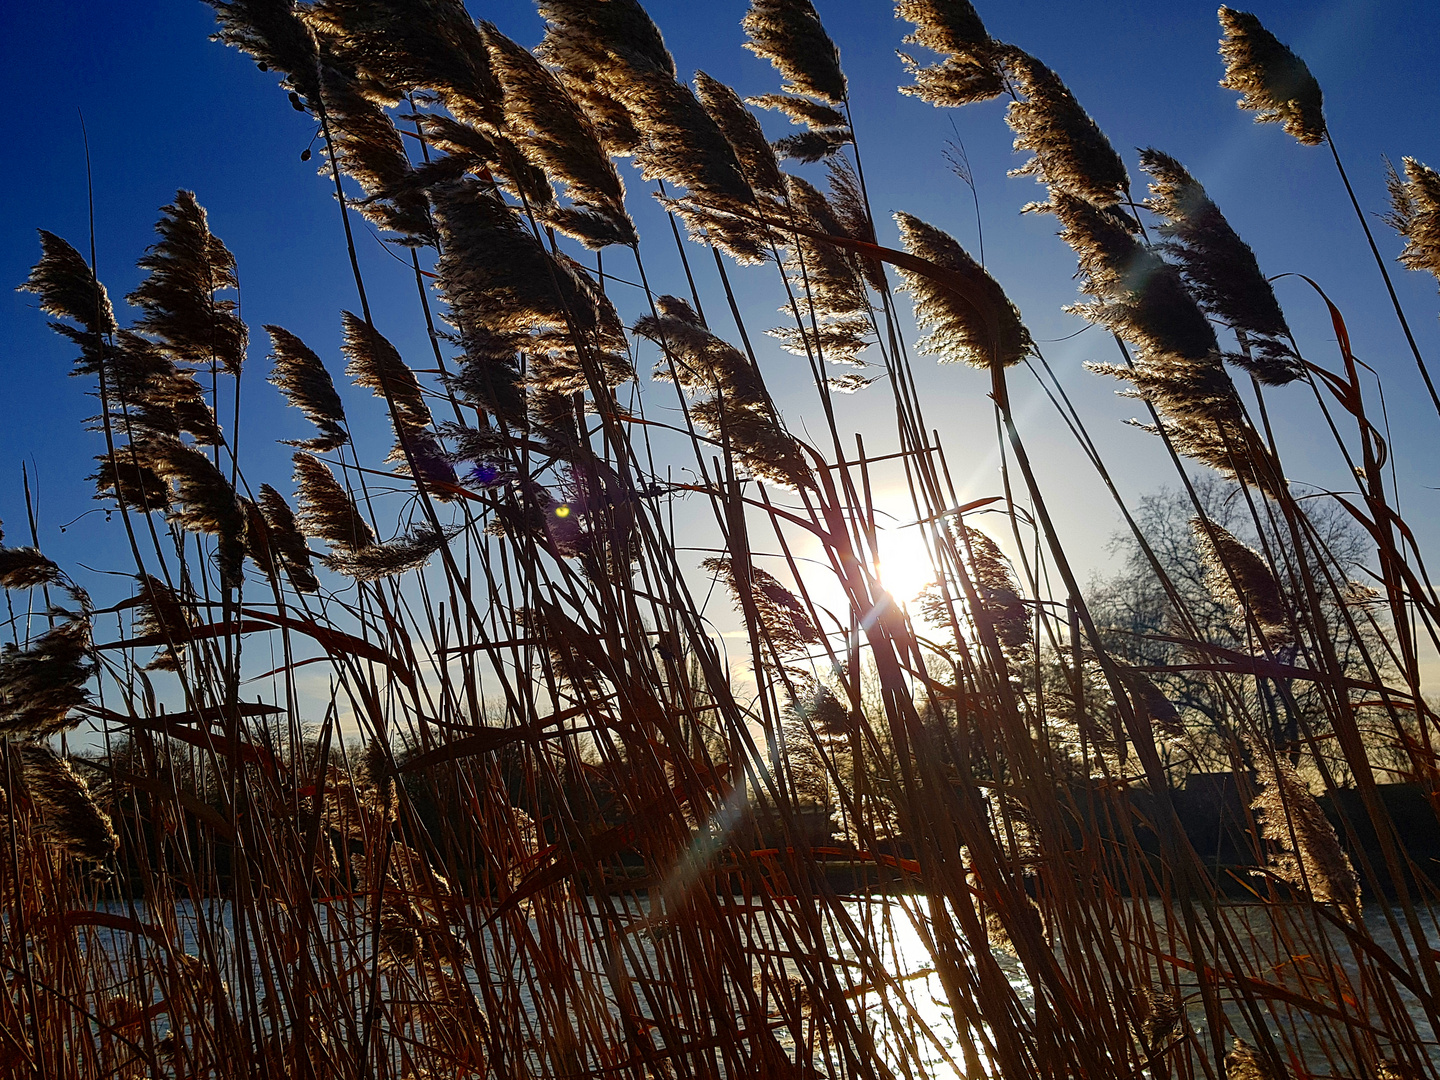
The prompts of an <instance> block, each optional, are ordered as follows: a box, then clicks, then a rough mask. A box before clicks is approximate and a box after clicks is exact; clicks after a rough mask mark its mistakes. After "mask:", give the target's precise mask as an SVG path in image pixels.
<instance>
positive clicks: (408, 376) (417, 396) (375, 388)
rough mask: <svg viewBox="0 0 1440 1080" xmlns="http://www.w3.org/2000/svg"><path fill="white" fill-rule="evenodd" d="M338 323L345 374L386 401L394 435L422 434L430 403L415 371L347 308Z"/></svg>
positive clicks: (382, 337) (428, 420)
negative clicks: (393, 425) (395, 427)
mask: <svg viewBox="0 0 1440 1080" xmlns="http://www.w3.org/2000/svg"><path fill="white" fill-rule="evenodd" d="M340 325H341V329H342V330H343V332H344V337H343V339H342V344H341V346H340V348H341V350H342V351H343V352H344V353H345V358H346V359H347V360H349V363H348V364H347V365H346V367H345V374H347V375H349V376H350V378H352V379H354V380H355V385H356V386H363V387H364V388H365V389H366V390H369V391H371V392H372V393H374V395H375V396H376V397H378V398H380V399H381V400H382V401H386V402H388V403H389V404H390V407H391V408H392V409H393V410H394V420H395V424H396V426H397V428H398V430H397V431H396V435H397V436H399V437H402V438H405V437H413V436H418V435H420V434H421V433H423V432H424V431H425V429H426V428H428V427H429V426H430V422H431V416H430V406H429V405H427V404H426V403H425V393H424V391H423V390H421V389H420V383H419V381H418V380H417V379H416V378H415V373H414V372H413V371H411V370H410V366H409V365H408V364H406V363H405V361H404V360H402V359H401V358H400V353H399V352H398V351H397V350H396V348H395V346H394V345H391V344H390V342H389V341H388V340H386V338H385V336H384V335H383V334H381V333H380V332H379V331H378V330H376V329H375V328H374V327H373V326H371V325H370V324H369V323H367V322H366V321H365V320H364V319H362V318H360V317H359V316H357V315H355V314H353V313H351V312H349V311H345V312H341V314H340Z"/></svg>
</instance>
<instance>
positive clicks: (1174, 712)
mask: <svg viewBox="0 0 1440 1080" xmlns="http://www.w3.org/2000/svg"><path fill="white" fill-rule="evenodd" d="M1111 662H1112V663H1114V664H1115V665H1116V668H1117V669H1118V671H1119V673H1120V681H1121V682H1122V683H1123V684H1124V685H1125V691H1126V693H1128V694H1129V695H1130V704H1131V706H1132V707H1133V708H1134V710H1135V715H1136V717H1137V718H1139V719H1141V720H1143V721H1145V722H1146V723H1149V724H1152V725H1154V726H1155V727H1156V728H1158V729H1159V730H1160V731H1163V732H1164V733H1165V734H1166V735H1173V736H1175V737H1177V738H1179V737H1181V736H1183V735H1184V734H1185V724H1184V722H1183V721H1182V720H1181V717H1180V710H1179V709H1177V708H1175V705H1174V703H1173V702H1172V701H1171V700H1170V698H1169V697H1168V696H1167V695H1166V693H1165V691H1163V690H1161V689H1160V687H1158V686H1156V685H1155V682H1154V680H1152V679H1151V678H1150V676H1149V675H1147V674H1145V672H1143V671H1136V670H1135V669H1134V668H1132V667H1128V666H1126V665H1124V664H1122V663H1121V662H1120V661H1118V660H1115V659H1114V658H1111Z"/></svg>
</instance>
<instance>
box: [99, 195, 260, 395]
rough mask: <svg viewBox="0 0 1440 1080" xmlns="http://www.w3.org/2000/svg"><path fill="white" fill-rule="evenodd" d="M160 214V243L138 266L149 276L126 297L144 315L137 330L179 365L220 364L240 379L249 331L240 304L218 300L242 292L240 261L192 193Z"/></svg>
mask: <svg viewBox="0 0 1440 1080" xmlns="http://www.w3.org/2000/svg"><path fill="white" fill-rule="evenodd" d="M160 213H161V215H162V216H161V218H160V220H159V221H158V222H156V224H155V231H156V232H157V233H159V234H160V239H159V240H158V241H157V242H156V243H154V244H152V245H151V246H150V249H149V251H148V252H147V253H146V254H145V256H144V257H142V258H141V259H140V260H139V262H138V263H137V264H136V265H138V266H139V267H140V269H142V270H148V271H149V272H150V276H149V277H147V278H146V279H145V280H144V281H142V282H141V283H140V285H139V286H138V287H137V288H136V289H135V291H134V292H132V293H131V294H130V295H129V296H127V297H126V299H127V300H128V301H129V302H130V303H132V304H134V305H135V306H136V307H138V308H140V309H141V311H143V312H144V314H143V315H141V317H140V318H139V319H137V320H136V321H135V328H136V329H137V330H140V331H142V332H143V333H146V334H149V335H150V336H152V337H154V338H155V339H156V340H157V343H158V345H159V346H160V348H162V349H163V350H165V352H166V353H168V354H169V355H170V357H171V358H172V359H173V360H174V361H176V362H177V363H185V364H195V365H197V366H205V365H208V364H210V363H212V362H218V363H219V364H220V366H221V367H223V368H224V369H225V370H226V371H227V372H229V373H230V374H231V375H237V376H238V375H239V374H240V368H241V366H242V365H243V364H244V362H245V349H246V347H247V345H248V344H249V339H250V335H249V331H247V330H246V328H245V324H244V323H243V322H241V321H240V318H239V317H238V316H237V315H236V314H235V310H236V303H235V301H234V300H221V299H218V298H217V297H216V295H215V294H216V293H218V292H223V291H226V290H230V289H238V288H239V287H240V282H239V279H238V278H237V277H236V276H235V256H233V255H232V254H230V250H229V249H228V248H227V247H226V246H225V245H224V243H223V242H221V240H220V238H219V237H218V236H216V235H215V234H214V233H212V232H211V231H210V226H209V223H208V220H207V218H206V214H205V210H204V208H203V207H201V206H200V204H199V203H198V202H196V201H195V195H194V193H193V192H189V191H178V192H176V193H175V201H174V202H172V203H170V204H168V205H166V206H163V207H161V208H160Z"/></svg>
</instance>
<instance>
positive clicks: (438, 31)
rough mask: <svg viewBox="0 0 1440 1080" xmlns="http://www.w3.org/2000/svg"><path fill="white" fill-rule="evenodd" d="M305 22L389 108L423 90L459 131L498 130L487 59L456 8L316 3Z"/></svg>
mask: <svg viewBox="0 0 1440 1080" xmlns="http://www.w3.org/2000/svg"><path fill="white" fill-rule="evenodd" d="M305 18H306V19H307V20H308V21H309V23H310V24H311V25H312V26H313V27H314V28H315V29H316V30H317V31H318V32H319V33H320V34H321V35H323V37H325V38H326V39H328V40H329V41H330V42H331V43H332V44H333V47H334V48H335V49H336V50H337V51H339V53H340V54H341V56H342V57H343V58H344V60H345V61H346V63H348V64H351V65H353V66H354V67H356V68H357V69H358V71H359V72H360V74H361V75H362V76H363V78H364V80H365V82H366V83H367V86H368V90H369V92H371V93H374V94H377V95H379V96H381V97H384V98H386V99H388V101H390V102H393V101H395V100H398V99H399V98H400V97H401V96H402V95H403V94H404V93H405V92H407V91H410V90H431V91H434V92H435V93H436V94H437V95H439V97H440V100H441V102H443V103H444V105H445V108H446V109H448V110H449V111H450V113H451V114H452V115H453V116H455V117H456V118H457V119H459V120H461V121H462V122H464V123H466V124H474V125H482V126H483V125H492V126H493V125H498V124H499V123H500V122H501V101H500V98H501V95H500V85H499V83H498V81H497V80H496V79H495V76H494V73H493V72H492V71H491V70H490V54H489V52H488V51H487V50H486V48H485V44H484V42H483V41H482V40H481V38H480V33H479V31H478V30H477V29H476V27H475V23H474V22H473V21H472V20H471V18H470V15H469V13H468V12H467V11H466V10H465V5H464V4H463V3H462V2H461V0H322V2H321V3H318V4H316V5H314V7H312V8H308V9H305Z"/></svg>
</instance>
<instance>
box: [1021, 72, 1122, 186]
mask: <svg viewBox="0 0 1440 1080" xmlns="http://www.w3.org/2000/svg"><path fill="white" fill-rule="evenodd" d="M1005 62H1006V65H1007V67H1008V69H1009V71H1010V74H1011V76H1012V77H1013V79H1014V81H1015V86H1016V88H1017V89H1018V90H1019V92H1020V93H1021V94H1022V95H1023V99H1019V100H1016V101H1014V102H1012V103H1011V104H1010V108H1009V110H1008V111H1007V112H1006V114H1005V119H1006V122H1007V123H1008V124H1009V125H1010V127H1011V128H1013V129H1014V131H1015V149H1016V150H1029V151H1030V152H1031V153H1032V154H1034V155H1035V156H1034V157H1032V158H1031V159H1030V160H1029V161H1027V162H1026V163H1025V164H1024V165H1022V166H1020V168H1018V169H1015V170H1013V171H1012V172H1011V174H1010V175H1012V176H1033V177H1035V179H1036V180H1038V181H1040V183H1042V184H1046V185H1048V186H1049V187H1050V189H1051V192H1052V193H1054V192H1057V191H1058V192H1064V193H1065V194H1067V195H1074V196H1077V197H1078V198H1081V199H1085V200H1087V201H1089V202H1092V203H1094V204H1095V205H1096V206H1114V205H1115V204H1116V203H1118V202H1120V200H1121V198H1122V197H1123V196H1124V194H1125V190H1126V189H1127V188H1128V187H1129V186H1130V176H1129V174H1128V173H1127V172H1126V171H1125V163H1124V162H1123V161H1121V160H1120V155H1119V154H1117V153H1115V148H1114V147H1112V146H1111V145H1110V140H1109V139H1107V138H1106V137H1105V133H1104V132H1103V131H1101V130H1100V128H1099V126H1098V125H1097V124H1096V123H1095V121H1094V120H1092V119H1091V118H1090V115H1089V114H1088V113H1087V112H1086V111H1085V110H1084V109H1083V108H1081V107H1080V103H1079V102H1078V101H1076V100H1075V95H1074V94H1072V93H1071V92H1070V90H1069V88H1068V87H1066V85H1065V84H1064V83H1063V82H1061V81H1060V77H1059V76H1058V75H1056V74H1055V72H1053V71H1051V70H1050V69H1049V68H1048V67H1046V66H1045V65H1044V64H1042V63H1041V62H1040V61H1039V60H1036V59H1035V58H1034V57H1033V56H1031V55H1030V54H1029V53H1026V52H1022V51H1021V50H1019V49H1016V48H1013V47H1007V48H1006V50H1005Z"/></svg>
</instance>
